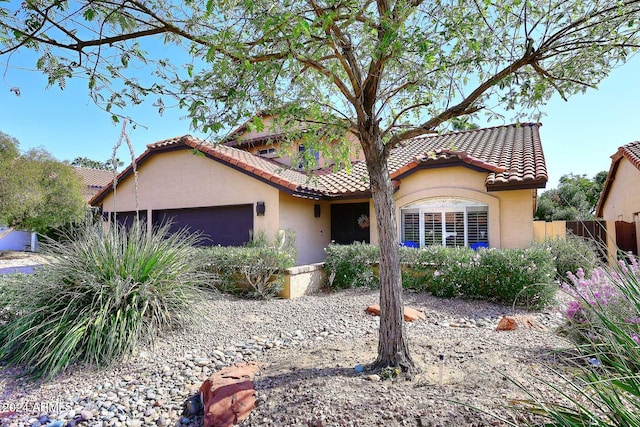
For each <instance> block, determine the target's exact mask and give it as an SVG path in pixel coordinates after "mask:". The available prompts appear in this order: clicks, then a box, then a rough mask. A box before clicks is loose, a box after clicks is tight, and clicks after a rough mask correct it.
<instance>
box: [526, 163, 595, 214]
mask: <svg viewBox="0 0 640 427" xmlns="http://www.w3.org/2000/svg"><path fill="white" fill-rule="evenodd" d="M606 179H607V171H602V172H598V173H597V174H596V175H595V176H594V177H593V178H592V179H589V178H587V176H586V175H574V174H568V175H563V176H561V177H560V183H559V184H558V188H554V189H551V190H547V191H545V192H544V193H542V194H541V195H540V197H539V198H538V206H537V209H536V213H535V218H536V219H538V220H543V221H574V220H590V219H593V218H594V216H593V215H594V213H595V210H596V205H597V204H598V199H599V198H600V193H601V192H602V187H603V186H604V182H605V180H606Z"/></svg>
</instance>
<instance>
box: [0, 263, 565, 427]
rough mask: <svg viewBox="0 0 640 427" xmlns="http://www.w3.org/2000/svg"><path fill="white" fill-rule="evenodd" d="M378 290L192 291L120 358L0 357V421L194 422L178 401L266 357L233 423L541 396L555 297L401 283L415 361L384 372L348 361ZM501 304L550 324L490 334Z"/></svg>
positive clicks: (472, 416) (349, 416) (340, 417)
mask: <svg viewBox="0 0 640 427" xmlns="http://www.w3.org/2000/svg"><path fill="white" fill-rule="evenodd" d="M0 267H3V265H2V263H1V258H0ZM377 302H378V292H377V291H373V290H348V291H343V292H338V293H332V294H329V293H321V294H317V295H312V296H305V297H303V298H300V299H297V300H277V299H274V300H270V301H247V300H239V299H236V298H233V297H230V296H222V295H218V296H215V295H212V296H211V297H210V298H209V299H206V300H202V301H199V302H198V303H197V307H196V309H197V310H198V311H199V312H200V313H201V315H200V316H199V321H198V322H196V323H195V324H193V325H190V326H189V327H188V328H187V329H186V330H182V331H175V332H173V333H167V334H166V335H164V336H162V337H161V338H160V339H159V340H158V342H157V344H156V346H155V348H140V349H139V351H137V352H136V354H135V355H134V356H133V357H132V358H131V359H130V360H128V361H126V362H123V363H121V364H119V365H118V366H114V367H110V368H104V369H100V370H97V369H93V368H88V367H78V368H74V369H71V370H68V371H67V372H65V373H64V374H61V375H58V376H57V377H55V378H54V379H52V380H50V381H42V382H39V383H35V384H34V383H30V382H28V381H26V380H25V379H24V378H22V377H21V376H20V372H19V371H18V370H16V369H9V368H6V367H4V368H3V367H1V366H0V426H24V425H28V426H32V427H38V426H41V425H49V426H52V427H62V426H67V425H68V426H70V427H74V426H75V425H90V426H103V425H104V426H126V427H135V426H143V425H144V426H159V427H162V426H168V425H172V426H187V425H201V424H202V418H201V416H199V415H197V414H196V415H191V414H189V413H188V412H183V409H184V403H185V400H186V399H187V398H188V397H189V396H191V395H193V394H194V393H196V392H197V390H198V388H199V386H200V385H201V384H202V382H203V381H204V380H205V379H206V378H207V377H208V376H209V375H210V374H211V373H212V372H214V371H215V370H217V369H219V368H221V367H223V366H227V365H229V364H231V363H234V362H238V361H241V360H256V361H258V362H260V363H262V364H263V368H262V372H261V373H260V374H259V375H258V376H257V377H256V390H257V397H258V403H259V406H258V407H257V408H256V409H254V411H253V412H252V414H251V415H250V417H249V418H247V419H246V420H244V421H243V422H242V423H241V425H242V426H489V425H491V426H499V425H505V424H504V423H503V422H502V421H500V420H498V419H497V418H495V417H492V416H489V415H486V414H484V413H483V412H481V411H488V412H491V413H494V414H501V415H502V416H505V417H510V416H511V415H510V413H509V412H508V411H506V409H505V406H509V405H510V404H511V403H513V402H517V401H519V400H521V399H526V398H527V395H526V393H525V392H524V391H522V390H521V389H519V388H518V387H517V386H515V385H514V384H513V382H512V381H513V380H515V381H518V382H521V383H524V384H527V385H528V386H530V387H539V388H541V389H542V391H543V393H546V396H547V397H549V396H551V394H549V393H550V392H549V391H548V387H546V386H545V384H544V381H548V382H551V383H553V382H554V381H555V380H556V375H555V374H554V372H553V371H552V370H551V369H550V367H549V366H553V365H554V364H555V363H556V362H555V359H554V357H553V355H552V351H553V350H555V349H559V348H563V347H566V346H567V343H566V342H565V341H564V340H562V339H561V338H559V337H557V336H556V335H555V334H554V333H553V328H554V326H556V325H558V324H559V323H560V322H561V320H562V319H561V315H560V313H559V312H558V310H557V309H555V308H554V309H549V310H548V311H545V312H538V313H525V312H524V311H517V310H516V311H514V310H512V308H511V307H505V306H500V305H495V304H490V303H486V302H478V301H463V300H448V299H438V298H434V297H431V296H429V295H424V294H415V293H406V294H405V303H406V305H408V306H411V307H414V308H416V309H418V310H421V311H423V312H424V313H425V314H426V317H427V319H426V320H424V321H418V322H415V323H407V334H408V337H409V340H410V348H411V351H412V356H413V359H414V361H415V363H416V365H417V366H418V367H419V369H420V373H419V374H417V375H416V376H415V378H414V379H413V381H404V380H401V381H400V380H396V381H390V380H383V379H380V378H379V377H376V376H371V375H369V374H368V373H366V372H363V373H357V372H356V370H355V369H354V367H355V366H356V365H366V364H367V363H370V362H372V361H373V360H374V359H375V355H376V346H377V333H378V331H377V330H378V324H379V320H378V318H376V317H372V316H369V315H367V314H365V312H364V309H365V308H366V307H367V306H368V305H369V304H373V303H377ZM505 314H529V315H530V316H531V317H532V318H533V319H534V320H535V321H537V322H538V323H539V324H542V325H545V326H546V327H547V328H548V329H547V330H544V331H541V330H531V329H518V330H516V331H509V332H497V331H496V330H495V326H496V324H497V322H498V320H499V318H500V317H501V316H502V315H505ZM440 354H442V355H443V356H444V364H443V366H442V372H443V375H442V382H441V381H440V364H439V361H438V360H439V358H438V355H440ZM471 407H474V408H478V409H480V410H481V411H478V410H475V409H471ZM512 419H513V418H512ZM515 420H516V421H517V419H515Z"/></svg>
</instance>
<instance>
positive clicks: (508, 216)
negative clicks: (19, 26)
mask: <svg viewBox="0 0 640 427" xmlns="http://www.w3.org/2000/svg"><path fill="white" fill-rule="evenodd" d="M486 176H487V173H486V172H477V171H474V170H472V169H469V168H466V167H462V166H459V167H447V168H439V169H426V170H421V171H418V172H415V173H413V174H411V175H409V176H408V177H406V178H404V179H403V180H402V181H401V183H400V189H399V190H398V191H397V192H396V194H395V200H396V205H397V211H396V214H397V218H398V235H400V228H401V223H400V220H399V219H400V210H401V208H402V207H404V206H407V205H410V204H412V203H415V202H418V201H420V200H424V199H429V198H433V197H460V198H464V199H470V200H476V201H479V202H482V203H485V204H487V206H488V209H489V245H490V246H491V247H496V248H522V247H527V246H529V245H530V244H531V242H532V241H533V200H534V199H533V191H535V190H509V191H494V192H488V191H487V190H486V188H485V179H486Z"/></svg>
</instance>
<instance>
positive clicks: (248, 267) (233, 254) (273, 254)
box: [202, 231, 296, 299]
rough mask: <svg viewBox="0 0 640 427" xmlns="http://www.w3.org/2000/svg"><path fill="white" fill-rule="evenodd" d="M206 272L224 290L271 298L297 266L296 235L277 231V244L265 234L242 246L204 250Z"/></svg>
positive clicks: (254, 296)
mask: <svg viewBox="0 0 640 427" xmlns="http://www.w3.org/2000/svg"><path fill="white" fill-rule="evenodd" d="M202 251H203V252H202V257H203V264H204V265H205V268H204V269H205V271H207V272H209V273H212V274H213V275H214V277H215V280H214V283H215V286H216V287H217V288H218V289H220V290H221V291H223V292H227V293H233V294H236V295H241V296H246V297H251V298H262V299H265V298H269V297H272V296H275V295H276V294H277V293H278V292H280V291H281V290H282V285H283V284H284V274H283V273H284V271H285V270H286V269H287V268H289V267H292V266H293V265H295V260H296V255H295V235H294V234H293V232H291V231H287V232H284V233H280V234H278V237H277V238H276V241H275V244H274V245H269V242H268V241H267V239H266V238H265V237H264V235H263V234H259V235H258V236H257V237H256V238H255V239H254V240H253V241H252V242H251V243H249V244H247V245H246V246H243V247H220V246H215V247H210V248H205V249H202Z"/></svg>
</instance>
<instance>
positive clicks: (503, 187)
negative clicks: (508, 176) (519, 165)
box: [486, 178, 547, 192]
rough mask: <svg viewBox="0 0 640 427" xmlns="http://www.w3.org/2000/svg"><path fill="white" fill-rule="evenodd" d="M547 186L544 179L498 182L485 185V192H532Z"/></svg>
mask: <svg viewBox="0 0 640 427" xmlns="http://www.w3.org/2000/svg"><path fill="white" fill-rule="evenodd" d="M546 186H547V179H546V178H538V179H530V180H526V181H513V182H499V183H494V184H487V185H486V188H487V191H489V192H491V191H508V190H532V189H538V188H545V187H546Z"/></svg>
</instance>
